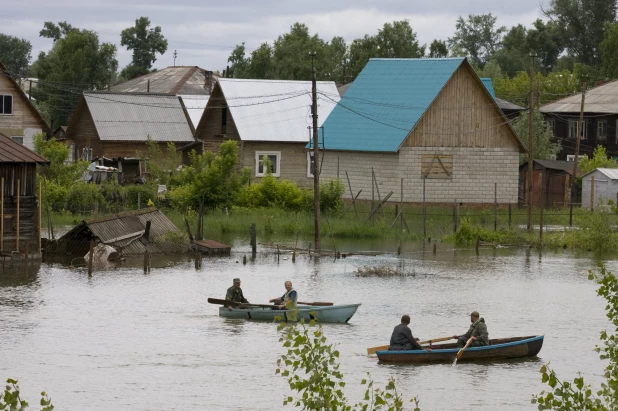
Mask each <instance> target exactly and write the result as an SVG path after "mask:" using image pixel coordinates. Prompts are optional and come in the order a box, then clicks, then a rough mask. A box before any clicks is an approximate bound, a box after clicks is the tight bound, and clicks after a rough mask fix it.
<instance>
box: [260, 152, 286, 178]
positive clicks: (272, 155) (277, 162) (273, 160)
mask: <svg viewBox="0 0 618 411" xmlns="http://www.w3.org/2000/svg"><path fill="white" fill-rule="evenodd" d="M267 158H268V160H270V171H271V172H272V175H273V176H274V177H279V175H280V166H281V151H256V152H255V176H256V177H263V176H265V175H266V172H267V170H266V167H264V160H265V159H267Z"/></svg>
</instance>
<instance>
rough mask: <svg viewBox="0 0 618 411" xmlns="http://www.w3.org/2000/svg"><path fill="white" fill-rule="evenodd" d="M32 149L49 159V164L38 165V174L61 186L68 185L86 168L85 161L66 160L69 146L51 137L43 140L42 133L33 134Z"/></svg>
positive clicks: (86, 163)
mask: <svg viewBox="0 0 618 411" xmlns="http://www.w3.org/2000/svg"><path fill="white" fill-rule="evenodd" d="M34 150H35V151H36V152H37V153H39V154H40V155H41V156H43V157H45V158H46V159H47V160H49V165H47V166H41V167H39V170H38V174H39V175H40V176H42V177H44V178H45V179H47V180H48V181H51V182H53V183H56V184H59V185H61V186H63V187H67V188H68V187H70V186H71V185H72V184H73V183H74V182H75V180H77V179H78V178H80V177H81V175H82V174H83V172H84V171H86V168H88V162H87V161H81V160H80V161H77V162H71V163H69V162H67V160H68V158H69V148H68V147H67V146H66V145H64V144H62V143H60V142H58V141H56V139H55V138H53V137H52V138H51V139H49V140H45V135H44V134H43V133H39V134H36V135H35V136H34Z"/></svg>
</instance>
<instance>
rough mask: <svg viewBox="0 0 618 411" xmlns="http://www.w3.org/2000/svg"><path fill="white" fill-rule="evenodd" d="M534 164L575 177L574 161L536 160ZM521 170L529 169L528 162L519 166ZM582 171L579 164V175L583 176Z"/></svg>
mask: <svg viewBox="0 0 618 411" xmlns="http://www.w3.org/2000/svg"><path fill="white" fill-rule="evenodd" d="M534 162H535V163H536V164H539V165H541V166H542V167H544V168H547V169H550V170H561V171H564V172H566V173H568V174H569V175H573V162H572V161H566V160H534ZM519 168H520V169H522V168H523V169H526V170H527V169H528V162H527V161H526V162H525V163H523V164H521V165H520V166H519ZM582 174H583V173H582V170H581V169H580V168H579V163H578V164H577V175H578V176H581V175H582Z"/></svg>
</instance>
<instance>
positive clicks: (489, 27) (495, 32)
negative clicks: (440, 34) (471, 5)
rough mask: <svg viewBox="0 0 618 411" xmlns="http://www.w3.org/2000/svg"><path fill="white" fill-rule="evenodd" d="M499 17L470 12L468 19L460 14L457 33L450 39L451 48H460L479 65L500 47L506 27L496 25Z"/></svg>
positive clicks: (486, 60) (456, 25)
mask: <svg viewBox="0 0 618 411" xmlns="http://www.w3.org/2000/svg"><path fill="white" fill-rule="evenodd" d="M497 19H498V18H497V17H495V16H493V15H492V14H491V13H489V14H479V15H476V14H470V15H469V16H468V19H467V20H464V18H463V17H461V16H459V18H458V19H457V23H456V24H455V34H454V35H453V37H451V38H449V39H448V44H449V46H450V47H451V48H459V49H461V50H463V51H464V52H465V53H466V55H468V56H470V58H471V59H472V61H473V62H474V63H475V64H477V65H478V66H479V67H481V68H482V67H483V66H484V65H485V63H487V62H488V61H489V58H490V57H491V56H492V55H493V54H494V53H495V52H496V51H497V50H498V49H499V48H500V46H501V44H502V36H503V33H504V32H505V31H506V27H504V26H501V27H496V20H497Z"/></svg>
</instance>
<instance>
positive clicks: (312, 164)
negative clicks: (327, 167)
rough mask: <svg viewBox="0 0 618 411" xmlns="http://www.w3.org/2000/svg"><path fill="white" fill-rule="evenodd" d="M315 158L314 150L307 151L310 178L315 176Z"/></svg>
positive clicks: (308, 175)
mask: <svg viewBox="0 0 618 411" xmlns="http://www.w3.org/2000/svg"><path fill="white" fill-rule="evenodd" d="M313 159H314V156H313V152H312V151H307V177H309V178H313V170H314V167H315V161H314V160H313Z"/></svg>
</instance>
